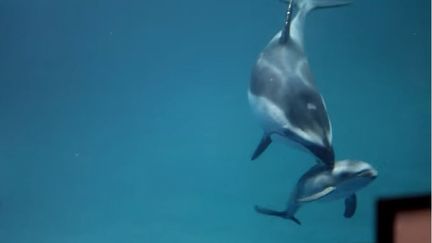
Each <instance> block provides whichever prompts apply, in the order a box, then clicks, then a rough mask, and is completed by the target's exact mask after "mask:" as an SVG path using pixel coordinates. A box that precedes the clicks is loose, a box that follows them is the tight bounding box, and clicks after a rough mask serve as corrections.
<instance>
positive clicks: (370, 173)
mask: <svg viewBox="0 0 432 243" xmlns="http://www.w3.org/2000/svg"><path fill="white" fill-rule="evenodd" d="M358 176H360V177H367V178H370V179H375V178H377V177H378V171H376V170H374V169H369V170H364V171H361V172H360V173H358Z"/></svg>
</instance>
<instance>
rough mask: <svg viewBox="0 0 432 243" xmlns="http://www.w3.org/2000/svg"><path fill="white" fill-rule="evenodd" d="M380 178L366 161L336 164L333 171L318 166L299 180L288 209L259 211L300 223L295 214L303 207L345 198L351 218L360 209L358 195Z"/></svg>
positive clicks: (259, 209) (261, 209) (262, 208)
mask: <svg viewBox="0 0 432 243" xmlns="http://www.w3.org/2000/svg"><path fill="white" fill-rule="evenodd" d="M377 175H378V172H377V171H376V170H375V169H374V168H372V166H371V165H369V164H368V163H366V162H363V161H353V160H343V161H339V162H336V163H335V164H334V167H333V168H329V167H328V166H325V165H315V166H313V167H312V168H311V169H309V170H308V171H307V172H306V173H305V174H304V175H303V176H302V177H301V178H300V179H299V181H298V182H297V185H296V187H295V188H294V190H293V192H292V194H291V198H290V200H289V201H288V203H287V207H286V209H285V210H283V211H276V210H272V209H268V208H264V207H260V206H255V210H256V211H257V212H258V213H261V214H266V215H271V216H277V217H281V218H285V219H291V220H293V221H294V222H296V223H297V224H300V221H299V220H298V219H297V218H296V217H295V213H296V212H297V210H298V209H299V208H300V206H301V205H303V204H305V203H309V202H313V201H318V200H320V201H325V200H337V199H345V213H344V216H345V217H347V218H350V217H352V216H353V215H354V213H355V210H356V207H357V199H356V192H357V191H358V190H360V189H362V188H363V187H365V186H366V185H368V184H369V183H370V182H372V181H373V180H374V179H375V178H376V177H377Z"/></svg>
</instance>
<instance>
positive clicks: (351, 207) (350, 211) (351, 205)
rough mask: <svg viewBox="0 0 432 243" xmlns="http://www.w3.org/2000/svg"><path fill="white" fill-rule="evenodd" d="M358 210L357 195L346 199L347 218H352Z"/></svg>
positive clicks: (345, 213)
mask: <svg viewBox="0 0 432 243" xmlns="http://www.w3.org/2000/svg"><path fill="white" fill-rule="evenodd" d="M356 208H357V197H356V194H352V195H351V196H349V197H347V198H345V212H344V216H345V218H351V217H352V216H353V215H354V213H355V211H356Z"/></svg>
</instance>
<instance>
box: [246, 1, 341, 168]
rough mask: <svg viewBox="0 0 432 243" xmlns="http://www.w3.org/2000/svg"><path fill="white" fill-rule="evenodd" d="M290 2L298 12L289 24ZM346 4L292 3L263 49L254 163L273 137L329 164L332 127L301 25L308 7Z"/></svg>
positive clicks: (255, 84) (256, 77)
mask: <svg viewBox="0 0 432 243" xmlns="http://www.w3.org/2000/svg"><path fill="white" fill-rule="evenodd" d="M292 1H294V3H295V5H296V6H297V8H298V11H297V14H296V15H295V17H294V19H293V20H292V21H291V16H292ZM346 3H348V2H347V1H343V0H290V2H289V5H288V11H287V18H286V21H285V26H284V28H283V30H282V31H280V32H278V33H277V34H276V35H275V36H274V37H273V39H272V40H271V41H270V42H269V43H268V45H267V46H266V47H265V48H264V50H263V51H262V52H261V54H260V56H259V58H258V60H257V62H256V64H255V66H254V67H253V70H252V76H251V80H250V86H249V91H248V98H249V104H250V106H251V108H252V111H253V113H254V114H255V116H256V117H257V118H258V121H259V122H260V125H261V127H262V128H263V130H264V134H263V136H262V139H261V141H260V143H259V145H258V147H257V148H256V150H255V152H254V154H253V156H252V160H254V159H256V158H258V157H259V156H260V155H261V154H262V153H263V152H264V151H265V149H266V148H267V147H268V146H269V145H270V143H271V142H272V141H273V140H275V139H276V140H281V141H285V142H289V143H291V144H295V145H300V147H302V148H304V149H306V150H307V151H309V152H311V153H312V154H314V155H315V156H316V157H317V158H318V159H319V161H321V162H322V163H324V164H326V165H328V166H330V167H331V166H333V164H334V151H333V146H332V129H331V124H330V120H329V117H328V114H327V110H326V107H325V105H324V99H323V98H322V96H321V95H320V93H319V92H318V90H317V88H316V87H315V85H314V81H313V77H312V73H311V70H310V68H309V64H308V61H307V58H306V55H305V52H304V48H303V25H304V21H305V17H306V15H307V13H308V12H310V11H311V10H312V9H314V8H318V7H330V6H339V5H342V4H346Z"/></svg>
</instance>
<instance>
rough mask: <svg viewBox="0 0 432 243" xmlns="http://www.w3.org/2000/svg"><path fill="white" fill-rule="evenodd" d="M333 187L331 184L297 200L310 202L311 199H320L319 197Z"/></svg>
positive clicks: (330, 191) (326, 194) (323, 195)
mask: <svg viewBox="0 0 432 243" xmlns="http://www.w3.org/2000/svg"><path fill="white" fill-rule="evenodd" d="M335 189H336V188H335V187H333V186H329V187H326V188H325V189H324V190H322V191H320V192H317V193H315V194H312V195H310V196H307V197H303V198H299V199H297V202H300V203H304V202H311V201H315V200H318V199H321V198H323V197H325V196H328V195H329V194H330V193H332V192H333V191H334V190H335Z"/></svg>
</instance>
